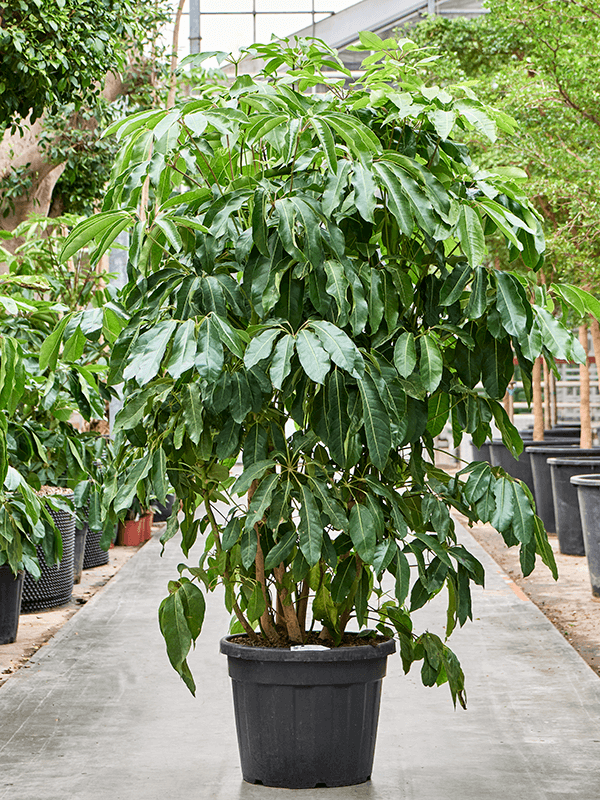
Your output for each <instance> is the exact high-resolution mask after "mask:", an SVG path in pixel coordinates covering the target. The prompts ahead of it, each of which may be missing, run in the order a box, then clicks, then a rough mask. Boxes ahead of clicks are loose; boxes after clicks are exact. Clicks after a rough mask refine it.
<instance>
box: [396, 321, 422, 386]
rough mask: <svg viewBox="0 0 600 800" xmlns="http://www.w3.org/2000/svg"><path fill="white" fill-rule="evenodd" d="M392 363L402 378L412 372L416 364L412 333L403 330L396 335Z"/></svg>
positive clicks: (415, 349)
mask: <svg viewBox="0 0 600 800" xmlns="http://www.w3.org/2000/svg"><path fill="white" fill-rule="evenodd" d="M394 364H395V366H396V369H397V370H398V372H399V373H400V375H402V377H403V378H408V376H409V375H411V374H412V372H413V370H414V368H415V366H416V364H417V348H416V346H415V337H414V334H413V333H410V332H409V331H405V332H404V333H402V334H401V335H400V336H399V337H398V340H397V341H396V345H395V347H394Z"/></svg>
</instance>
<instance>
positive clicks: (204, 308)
mask: <svg viewBox="0 0 600 800" xmlns="http://www.w3.org/2000/svg"><path fill="white" fill-rule="evenodd" d="M361 41H362V45H361V47H360V48H359V49H362V50H365V51H367V52H369V53H370V55H368V57H367V58H366V60H365V62H364V68H365V72H364V75H363V77H362V78H361V79H360V80H359V81H357V82H355V83H351V82H350V75H349V74H347V73H346V71H345V69H344V67H343V65H342V64H341V62H340V61H339V60H338V58H337V55H336V53H335V52H334V51H332V50H330V49H329V48H327V47H326V46H325V45H324V44H323V43H320V42H318V41H313V42H306V41H299V42H295V43H293V44H291V45H290V44H288V43H283V44H281V43H272V44H269V45H261V46H256V47H254V48H252V49H251V51H250V54H251V55H256V56H258V57H260V58H262V59H263V61H264V62H265V64H266V67H265V69H264V71H263V72H262V73H261V74H259V75H258V76H257V77H256V78H253V77H250V76H248V75H240V76H239V77H237V78H236V79H235V80H234V82H233V83H232V85H231V86H229V87H222V86H221V87H211V88H210V89H209V90H207V91H206V92H205V93H204V94H203V95H202V96H200V97H196V98H192V99H190V100H189V101H188V102H187V103H185V104H184V105H182V106H181V107H179V108H175V109H173V110H171V111H163V110H156V111H153V112H149V113H145V114H141V115H137V116H134V117H132V118H130V119H128V120H127V121H124V122H122V123H120V124H119V125H116V126H114V127H113V128H112V131H113V132H114V131H116V132H117V135H118V136H119V137H120V139H121V143H122V149H121V152H120V156H119V159H118V161H117V163H116V165H115V169H114V174H113V180H112V184H111V186H110V188H109V191H108V194H107V198H106V204H105V210H104V211H103V212H102V213H101V214H99V215H96V216H95V217H93V218H91V219H90V220H88V221H86V222H84V223H83V224H82V225H80V226H79V227H78V228H77V229H76V230H75V231H74V232H73V234H72V235H71V237H70V240H69V241H68V242H67V245H66V248H65V251H64V254H63V255H64V257H65V258H68V257H70V255H72V254H73V253H74V252H76V251H77V249H78V248H81V247H83V246H85V245H91V243H92V242H94V241H95V242H96V245H97V246H96V248H95V254H96V257H97V256H98V255H99V254H100V253H102V252H103V251H104V250H105V249H106V248H107V247H109V246H110V243H111V241H112V240H113V239H114V237H115V236H116V235H117V234H118V233H119V231H121V230H123V229H124V228H127V227H129V228H131V229H132V230H131V247H130V252H129V277H130V282H129V284H128V286H127V287H126V289H125V291H124V294H123V299H124V303H125V305H126V308H127V310H128V312H129V315H130V318H129V321H128V323H127V324H126V326H125V327H124V329H123V331H122V332H121V334H120V336H119V338H118V339H117V341H116V343H115V346H114V349H113V353H112V359H111V375H110V381H112V383H113V384H118V383H120V382H123V384H124V389H123V391H124V396H125V401H126V402H125V406H124V409H123V410H122V411H121V412H120V414H119V415H118V417H117V421H116V426H115V431H116V433H117V436H118V437H119V438H120V440H121V441H125V440H127V441H129V443H130V446H134V447H136V448H137V450H133V451H132V450H131V447H130V450H129V453H130V456H131V453H133V458H132V459H131V460H130V461H129V462H128V463H125V464H124V469H123V470H121V471H120V474H119V473H115V474H114V476H113V477H112V479H111V481H109V483H108V485H107V488H106V492H105V496H104V507H105V511H106V513H107V519H111V516H112V518H113V519H114V517H115V515H118V514H122V513H123V511H124V509H125V508H126V507H127V506H128V504H129V503H130V502H131V498H132V497H133V496H134V495H135V493H136V490H137V486H138V485H139V483H140V481H141V482H148V481H149V482H150V483H152V482H155V492H156V494H157V495H160V494H161V492H164V470H165V468H166V470H167V473H168V477H169V480H170V482H171V483H172V485H173V487H174V488H175V491H176V492H177V496H178V498H180V499H181V500H182V501H183V511H184V519H183V521H182V522H181V533H182V540H181V546H182V548H183V551H184V553H185V554H186V555H187V554H188V552H189V550H190V548H191V547H192V545H193V544H194V542H195V541H196V538H197V536H198V535H199V534H204V535H205V539H204V542H205V548H204V554H203V555H202V557H201V558H200V561H199V563H196V564H194V565H192V566H190V567H187V566H185V565H181V567H180V570H179V572H180V574H179V576H178V577H177V579H176V580H173V581H172V582H171V583H170V584H169V596H168V597H167V598H166V599H165V600H164V602H163V603H162V605H161V608H160V624H161V629H162V631H163V634H164V635H165V638H166V641H167V650H168V654H169V658H170V660H171V663H172V664H173V666H174V667H175V669H176V670H177V671H178V672H179V673H180V675H181V676H182V677H183V679H184V680H185V682H186V683H187V685H188V686H189V687H190V688H191V689H192V690H193V688H194V683H193V679H192V676H191V675H190V672H189V669H188V666H187V662H186V656H187V654H188V651H189V649H190V646H191V644H192V642H193V641H194V640H195V639H196V637H197V636H198V634H199V632H200V629H201V627H202V621H203V617H204V607H205V601H204V591H205V590H209V591H210V590H212V589H214V587H215V586H216V585H217V584H223V585H224V587H225V603H226V605H227V608H228V609H229V610H230V611H231V612H232V614H233V623H232V627H231V630H232V631H234V632H245V633H246V634H247V635H248V637H249V639H250V640H251V641H257V640H259V639H262V640H264V641H266V642H267V643H271V644H274V645H277V644H281V643H299V642H303V641H305V640H306V638H307V630H309V629H312V628H313V626H315V629H316V630H317V631H320V633H319V638H320V639H321V640H322V641H325V642H327V643H328V644H330V645H332V646H335V645H338V644H340V642H342V641H343V636H344V633H345V631H346V630H347V628H348V626H350V625H351V626H352V627H353V628H355V629H360V630H361V631H362V632H363V633H364V634H365V635H369V631H372V630H373V629H377V630H379V631H380V632H381V633H383V634H384V635H386V636H392V635H396V636H397V637H398V639H399V641H400V651H401V656H402V660H403V664H404V667H405V669H406V670H408V669H409V668H410V666H411V664H412V663H413V662H415V661H422V662H423V664H422V670H421V674H422V679H423V681H424V683H426V684H427V685H432V684H435V683H443V682H444V681H448V682H449V685H450V689H451V692H452V696H453V698H454V700H455V701H456V700H457V699H458V700H459V702H461V703H464V677H463V674H462V671H461V668H460V666H459V663H458V660H457V658H456V656H455V655H454V654H453V653H452V651H450V650H449V648H448V647H447V645H446V643H445V641H444V640H443V639H442V638H440V637H439V636H437V635H435V634H433V633H430V632H425V633H420V634H418V633H416V632H414V631H413V626H412V621H411V612H413V611H415V610H416V609H419V608H421V607H422V606H424V605H425V604H426V603H427V602H429V601H430V600H431V599H432V598H433V597H435V596H436V595H438V594H439V593H440V592H441V591H442V590H443V589H445V590H446V591H447V599H448V611H447V627H446V636H449V635H450V634H451V632H452V631H453V629H454V628H455V626H456V625H457V624H459V625H462V624H463V623H465V621H466V620H467V619H468V618H470V617H471V594H470V586H471V583H472V582H474V583H476V584H482V583H483V580H484V574H483V569H482V567H481V564H480V563H479V562H478V561H477V559H476V558H475V557H474V556H473V555H472V554H471V553H470V552H469V551H468V550H467V549H466V548H465V547H464V546H463V545H461V544H459V543H458V541H457V537H456V533H455V525H454V521H453V519H452V517H451V515H450V511H451V509H453V508H454V509H457V510H458V511H460V512H461V513H463V514H465V515H466V516H467V517H468V518H469V519H471V520H478V519H480V520H484V521H489V522H492V524H493V525H495V526H496V527H497V528H498V530H499V531H500V532H501V533H502V535H503V536H504V538H505V540H506V542H507V543H508V544H510V545H513V544H518V545H519V546H520V552H521V563H522V565H523V570H524V572H525V573H528V572H530V571H531V570H532V569H533V567H534V564H535V560H536V555H539V556H540V557H541V558H542V559H543V560H544V562H545V563H547V564H548V565H549V566H550V567H551V568H552V569H553V570H554V569H555V566H554V560H553V556H552V551H551V549H550V547H549V545H548V542H547V539H546V535H545V532H544V529H543V526H542V523H541V521H540V520H539V518H538V517H537V516H536V515H535V512H534V509H533V501H532V498H531V496H530V494H529V492H528V490H527V488H526V487H525V486H523V485H522V484H521V483H520V482H518V481H515V480H513V479H512V478H511V477H509V476H508V475H506V474H505V473H504V472H503V471H502V470H501V469H499V468H492V467H490V466H489V465H488V464H475V463H474V464H470V465H468V466H466V467H465V469H463V470H461V472H459V473H458V474H457V475H456V476H454V477H452V476H450V475H448V474H446V473H445V472H443V471H442V470H441V469H439V468H437V467H436V466H434V464H433V461H434V438H435V436H436V435H437V434H438V433H440V431H441V430H442V428H443V427H444V426H445V424H446V423H447V422H448V421H451V424H452V429H453V432H454V437H455V441H456V442H459V441H460V439H461V437H462V435H463V432H465V431H466V432H468V433H470V434H471V435H472V437H473V440H474V441H475V443H476V444H481V443H483V441H484V439H485V438H486V436H489V435H490V432H491V430H490V425H491V422H492V420H494V421H495V422H496V424H497V426H498V427H499V429H500V430H501V432H502V435H503V438H504V441H505V442H506V445H507V446H508V447H509V448H510V450H511V451H512V452H513V453H515V454H518V453H519V452H520V451H521V449H522V442H521V440H520V438H519V435H518V433H517V431H516V430H515V428H514V427H513V426H512V425H511V424H510V422H509V420H508V418H507V416H506V414H505V412H504V409H503V407H502V405H501V403H500V402H499V401H500V400H501V399H502V397H503V396H504V393H505V390H506V387H507V385H508V383H509V381H510V380H511V378H512V376H513V369H514V367H513V362H514V359H515V358H516V359H517V360H518V364H519V366H520V369H521V372H522V374H523V375H524V376H525V377H526V378H527V377H528V376H530V375H531V369H532V364H533V361H534V359H535V358H536V357H537V356H538V355H540V354H543V355H545V356H550V355H552V356H560V357H563V358H571V357H576V358H580V357H581V353H580V352H579V350H578V344H577V343H576V342H575V341H574V340H573V338H572V336H571V334H570V333H569V332H568V331H567V330H566V328H564V327H563V326H562V324H561V323H560V321H558V320H556V319H555V318H554V317H553V316H552V315H551V313H550V312H549V309H550V308H551V307H552V300H551V299H550V297H549V296H548V295H547V294H546V293H545V290H544V289H543V288H538V289H537V290H536V293H535V296H536V299H537V302H536V303H533V304H532V303H531V302H530V301H531V299H532V297H531V296H530V294H531V293H530V289H529V288H528V284H527V280H526V279H525V278H523V277H522V276H521V277H518V276H516V275H514V274H511V273H509V272H499V271H497V270H495V269H493V268H492V267H491V266H490V265H489V264H488V263H487V261H486V235H487V234H489V233H492V232H495V231H498V232H500V233H501V234H502V235H503V236H504V237H505V239H506V240H507V242H508V243H509V245H510V252H511V254H513V255H517V254H520V255H521V257H522V259H523V261H524V262H525V263H526V264H527V265H528V266H529V268H530V270H534V269H536V268H538V267H539V266H540V265H541V263H542V260H543V255H542V254H543V250H544V242H543V236H542V233H541V228H540V222H539V219H538V217H537V215H536V214H535V212H534V211H533V210H532V208H531V207H530V206H529V204H528V203H527V201H526V199H525V198H524V197H523V193H522V190H521V188H520V187H519V185H518V184H517V183H515V182H514V181H513V180H512V178H511V175H512V173H511V171H510V170H508V171H505V172H502V171H498V172H490V171H482V170H480V169H478V167H477V166H476V165H475V164H473V163H472V162H471V159H470V157H469V154H468V152H467V150H466V148H465V147H464V146H462V145H460V144H458V143H456V142H455V141H454V140H453V138H452V134H453V132H454V131H457V130H458V131H460V129H468V128H471V127H473V128H475V129H477V130H478V131H479V132H480V133H481V134H482V135H485V136H487V137H488V138H489V139H492V140H493V139H494V138H495V137H496V134H497V128H498V127H501V128H502V129H504V130H505V131H508V134H509V135H510V133H511V130H512V129H511V123H510V120H509V119H508V118H506V117H505V116H503V115H499V114H498V115H496V114H495V113H494V111H493V110H490V109H487V108H485V107H484V106H483V105H482V104H481V103H480V102H479V101H478V100H477V99H476V98H475V97H474V96H473V94H472V92H471V91H470V90H469V89H468V88H461V87H455V93H454V95H453V94H451V93H450V92H449V91H447V90H443V89H440V88H439V87H437V86H426V85H425V84H424V83H423V82H422V79H421V77H420V64H419V62H418V58H419V55H418V53H417V54H415V53H414V45H413V44H412V43H411V42H409V41H407V40H403V41H400V42H396V41H394V40H386V41H383V42H382V41H381V39H379V38H378V37H377V36H374V35H372V34H363V35H362V36H361ZM331 67H333V68H334V69H335V70H336V71H338V72H342V73H344V74H345V75H346V77H345V78H343V79H338V78H331V77H327V75H325V74H323V72H322V70H323V68H331ZM278 70H279V72H278ZM317 85H320V86H321V88H323V87H324V88H325V89H326V92H324V93H323V92H316V93H307V90H308V89H310V88H312V87H313V86H317ZM146 180H148V181H149V187H150V192H149V194H150V200H149V205H148V207H147V209H146V208H144V209H143V214H142V215H141V216H140V214H139V208H138V207H139V205H140V198H141V196H142V186H143V185H144V182H145V181H146ZM480 384H481V385H480ZM240 453H241V460H242V464H243V471H242V473H241V475H239V476H238V477H236V478H235V480H234V477H233V476H232V472H231V471H232V468H233V466H234V464H235V462H236V459H238V457H239V456H240ZM144 486H146V483H144ZM246 495H247V500H246V499H244V498H245V496H246ZM236 498H240V499H239V500H238V499H236ZM223 502H225V503H226V504H227V505H226V506H223V505H222V503H223ZM177 528H178V521H177V511H176V510H175V511H174V513H173V515H172V516H171V518H170V520H169V522H168V525H167V530H166V533H165V534H164V536H163V541H166V540H168V539H169V538H171V537H172V536H173V535H174V534H175V533H176V531H177Z"/></svg>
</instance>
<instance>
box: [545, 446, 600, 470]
mask: <svg viewBox="0 0 600 800" xmlns="http://www.w3.org/2000/svg"><path fill="white" fill-rule="evenodd" d="M547 463H548V464H550V466H551V467H563V466H564V467H579V466H581V467H585V466H587V465H589V464H593V466H596V465H597V464H600V448H598V455H597V456H589V457H588V458H586V457H585V456H579V457H577V458H568V457H564V456H556V457H554V458H548V459H547Z"/></svg>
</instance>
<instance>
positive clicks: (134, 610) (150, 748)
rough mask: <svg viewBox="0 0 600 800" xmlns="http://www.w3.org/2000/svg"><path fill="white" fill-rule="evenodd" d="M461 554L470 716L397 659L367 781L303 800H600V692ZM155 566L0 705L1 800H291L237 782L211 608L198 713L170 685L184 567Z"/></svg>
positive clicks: (545, 630) (590, 676)
mask: <svg viewBox="0 0 600 800" xmlns="http://www.w3.org/2000/svg"><path fill="white" fill-rule="evenodd" d="M463 535H464V536H465V537H469V534H468V533H467V532H466V531H464V532H463ZM469 538H470V537H469ZM171 544H173V543H171ZM470 546H471V547H472V548H473V549H474V550H476V551H477V552H479V555H480V558H481V559H482V561H483V562H484V563H485V565H486V569H487V572H488V578H487V588H486V590H485V591H479V590H478V591H477V592H476V595H475V598H474V616H475V618H476V619H475V621H474V622H473V623H471V624H468V625H467V626H466V627H465V628H464V629H463V630H461V631H458V632H457V633H456V634H455V635H454V636H453V647H454V649H455V650H456V651H457V653H458V655H459V657H460V659H461V661H462V663H463V666H464V669H465V672H466V674H467V688H468V693H469V709H468V711H466V712H464V711H462V710H457V711H454V709H453V707H452V703H451V700H450V696H449V692H448V689H447V687H441V688H433V689H425V688H423V687H422V686H421V685H420V683H419V680H418V677H419V676H418V671H415V674H414V675H413V674H410V675H409V676H407V677H404V676H403V674H402V669H401V665H400V660H399V658H398V656H397V655H396V656H392V657H390V659H389V664H388V676H387V678H386V679H385V681H384V691H383V700H382V707H381V716H380V727H379V736H378V746H377V751H376V755H375V767H374V770H373V779H372V781H370V782H369V783H366V784H363V785H360V786H355V787H348V788H339V789H309V790H302V791H299V792H298V797H302V798H306V800H313V798H322V799H323V800H324V799H325V798H327V800H339V799H340V798H344V800H345V799H346V798H357V799H358V800H391V799H392V798H393V800H404V799H406V800H509V799H510V800H512V798H520V797H526V798H527V800H563V799H564V798H580V800H592V798H596V797H598V787H599V786H600V680H599V679H598V677H597V676H596V675H595V674H594V673H593V672H592V670H591V669H590V668H589V667H588V666H587V665H586V664H585V663H584V662H583V660H582V659H581V658H580V657H579V656H578V655H577V653H576V652H575V651H574V650H573V649H572V648H571V646H570V645H569V644H568V643H567V642H566V641H565V640H564V639H563V637H562V636H561V634H560V633H559V632H558V631H557V630H556V629H555V628H554V627H553V626H552V625H551V624H550V622H548V621H547V619H546V618H545V617H544V616H543V614H542V613H541V612H540V611H539V610H538V609H537V608H536V607H535V606H534V605H533V604H532V603H531V602H529V601H528V600H527V599H526V598H525V596H524V595H523V594H522V593H520V591H519V590H518V589H516V587H515V586H514V584H511V582H510V581H509V579H508V578H506V576H503V574H502V573H500V572H499V568H498V567H497V566H496V564H495V563H494V562H493V561H491V560H490V558H489V557H488V556H487V555H486V554H485V553H484V552H483V551H482V550H480V548H479V547H478V545H476V544H475V543H474V542H473V541H472V540H471V542H470ZM159 554H160V544H159V542H158V541H157V539H153V540H151V541H150V542H149V543H148V544H147V545H146V546H145V547H143V548H142V550H141V551H140V552H139V553H138V554H137V555H136V556H135V557H134V558H133V559H131V560H130V561H129V562H128V563H127V564H126V565H125V566H124V567H123V569H122V570H121V571H120V572H119V573H118V575H117V576H116V577H115V578H114V579H113V580H112V581H111V582H110V583H109V584H108V586H107V587H106V589H105V590H104V591H103V592H101V593H99V594H97V595H96V596H95V597H94V598H93V599H92V600H91V601H90V602H89V603H88V604H87V605H86V606H85V607H84V608H83V609H82V610H81V611H80V612H79V613H77V614H76V615H75V616H74V617H73V618H72V619H71V620H70V621H69V622H68V623H67V624H66V625H65V626H64V627H63V628H62V630H61V631H60V632H59V633H58V635H57V636H56V637H55V638H54V639H53V640H52V641H51V642H50V644H48V645H47V646H46V647H43V648H42V649H41V650H40V651H39V652H38V653H37V654H36V655H35V656H34V657H33V658H32V660H31V661H30V662H29V665H28V667H26V668H23V669H21V670H20V672H19V673H17V674H16V675H15V676H14V677H12V678H11V679H10V680H9V681H7V683H6V684H5V685H4V686H3V687H2V688H1V689H0V798H1V799H2V800H9V799H10V800H170V798H185V799H186V800H209V799H210V800H213V798H214V799H215V800H221V799H223V800H280V798H289V797H290V792H289V791H287V790H283V789H268V788H265V787H262V786H251V785H248V784H245V783H244V782H243V781H242V780H241V775H240V771H239V762H238V755H237V745H236V736H235V730H234V722H233V712H232V707H231V690H230V686H229V679H228V677H227V668H226V663H225V658H224V657H223V656H221V655H220V654H219V652H218V650H219V638H220V636H221V635H222V633H223V632H224V631H225V629H226V626H227V619H226V617H225V612H224V611H223V610H222V609H221V607H220V604H219V602H218V598H214V599H213V598H211V602H210V603H209V611H208V616H207V622H206V624H205V630H204V632H203V633H202V635H201V637H200V640H199V643H198V646H197V648H196V651H195V652H194V653H193V655H192V657H191V659H190V663H191V667H192V670H193V672H194V674H195V676H196V679H197V683H198V692H197V697H196V699H193V698H192V697H191V695H190V694H189V693H188V691H187V689H186V688H185V686H184V685H183V683H182V682H181V681H180V679H179V678H178V677H177V675H176V674H175V673H174V672H173V671H172V670H171V667H170V666H169V664H168V662H167V659H166V655H165V651H164V645H163V643H162V640H161V637H160V633H159V631H158V625H157V621H156V609H157V606H158V603H159V601H160V599H161V598H162V596H163V595H164V593H165V589H166V582H167V580H168V579H169V578H172V577H174V576H176V574H177V570H176V567H177V564H178V563H179V561H181V560H182V558H181V553H180V552H179V550H178V548H177V547H176V546H174V545H173V546H171V547H168V548H167V551H166V554H165V556H164V557H163V558H162V559H161V558H160V557H159ZM437 611H438V612H441V615H442V616H443V609H442V608H438V609H437ZM434 612H435V609H433V611H427V612H425V613H422V614H421V618H420V619H419V621H418V622H419V623H420V625H421V626H422V627H424V626H425V625H427V624H428V620H429V619H431V622H429V625H430V627H431V628H432V629H435V626H436V619H435V618H434V617H433V616H432V615H433V613H434Z"/></svg>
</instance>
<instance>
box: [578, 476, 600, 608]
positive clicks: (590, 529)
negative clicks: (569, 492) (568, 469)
mask: <svg viewBox="0 0 600 800" xmlns="http://www.w3.org/2000/svg"><path fill="white" fill-rule="evenodd" d="M571 483H572V484H573V485H574V486H576V487H577V496H578V498H579V511H580V513H581V527H582V528H583V540H584V542H585V554H586V556H587V562H588V569H589V572H590V583H591V584H592V594H593V595H594V597H600V475H574V476H573V477H572V478H571Z"/></svg>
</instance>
